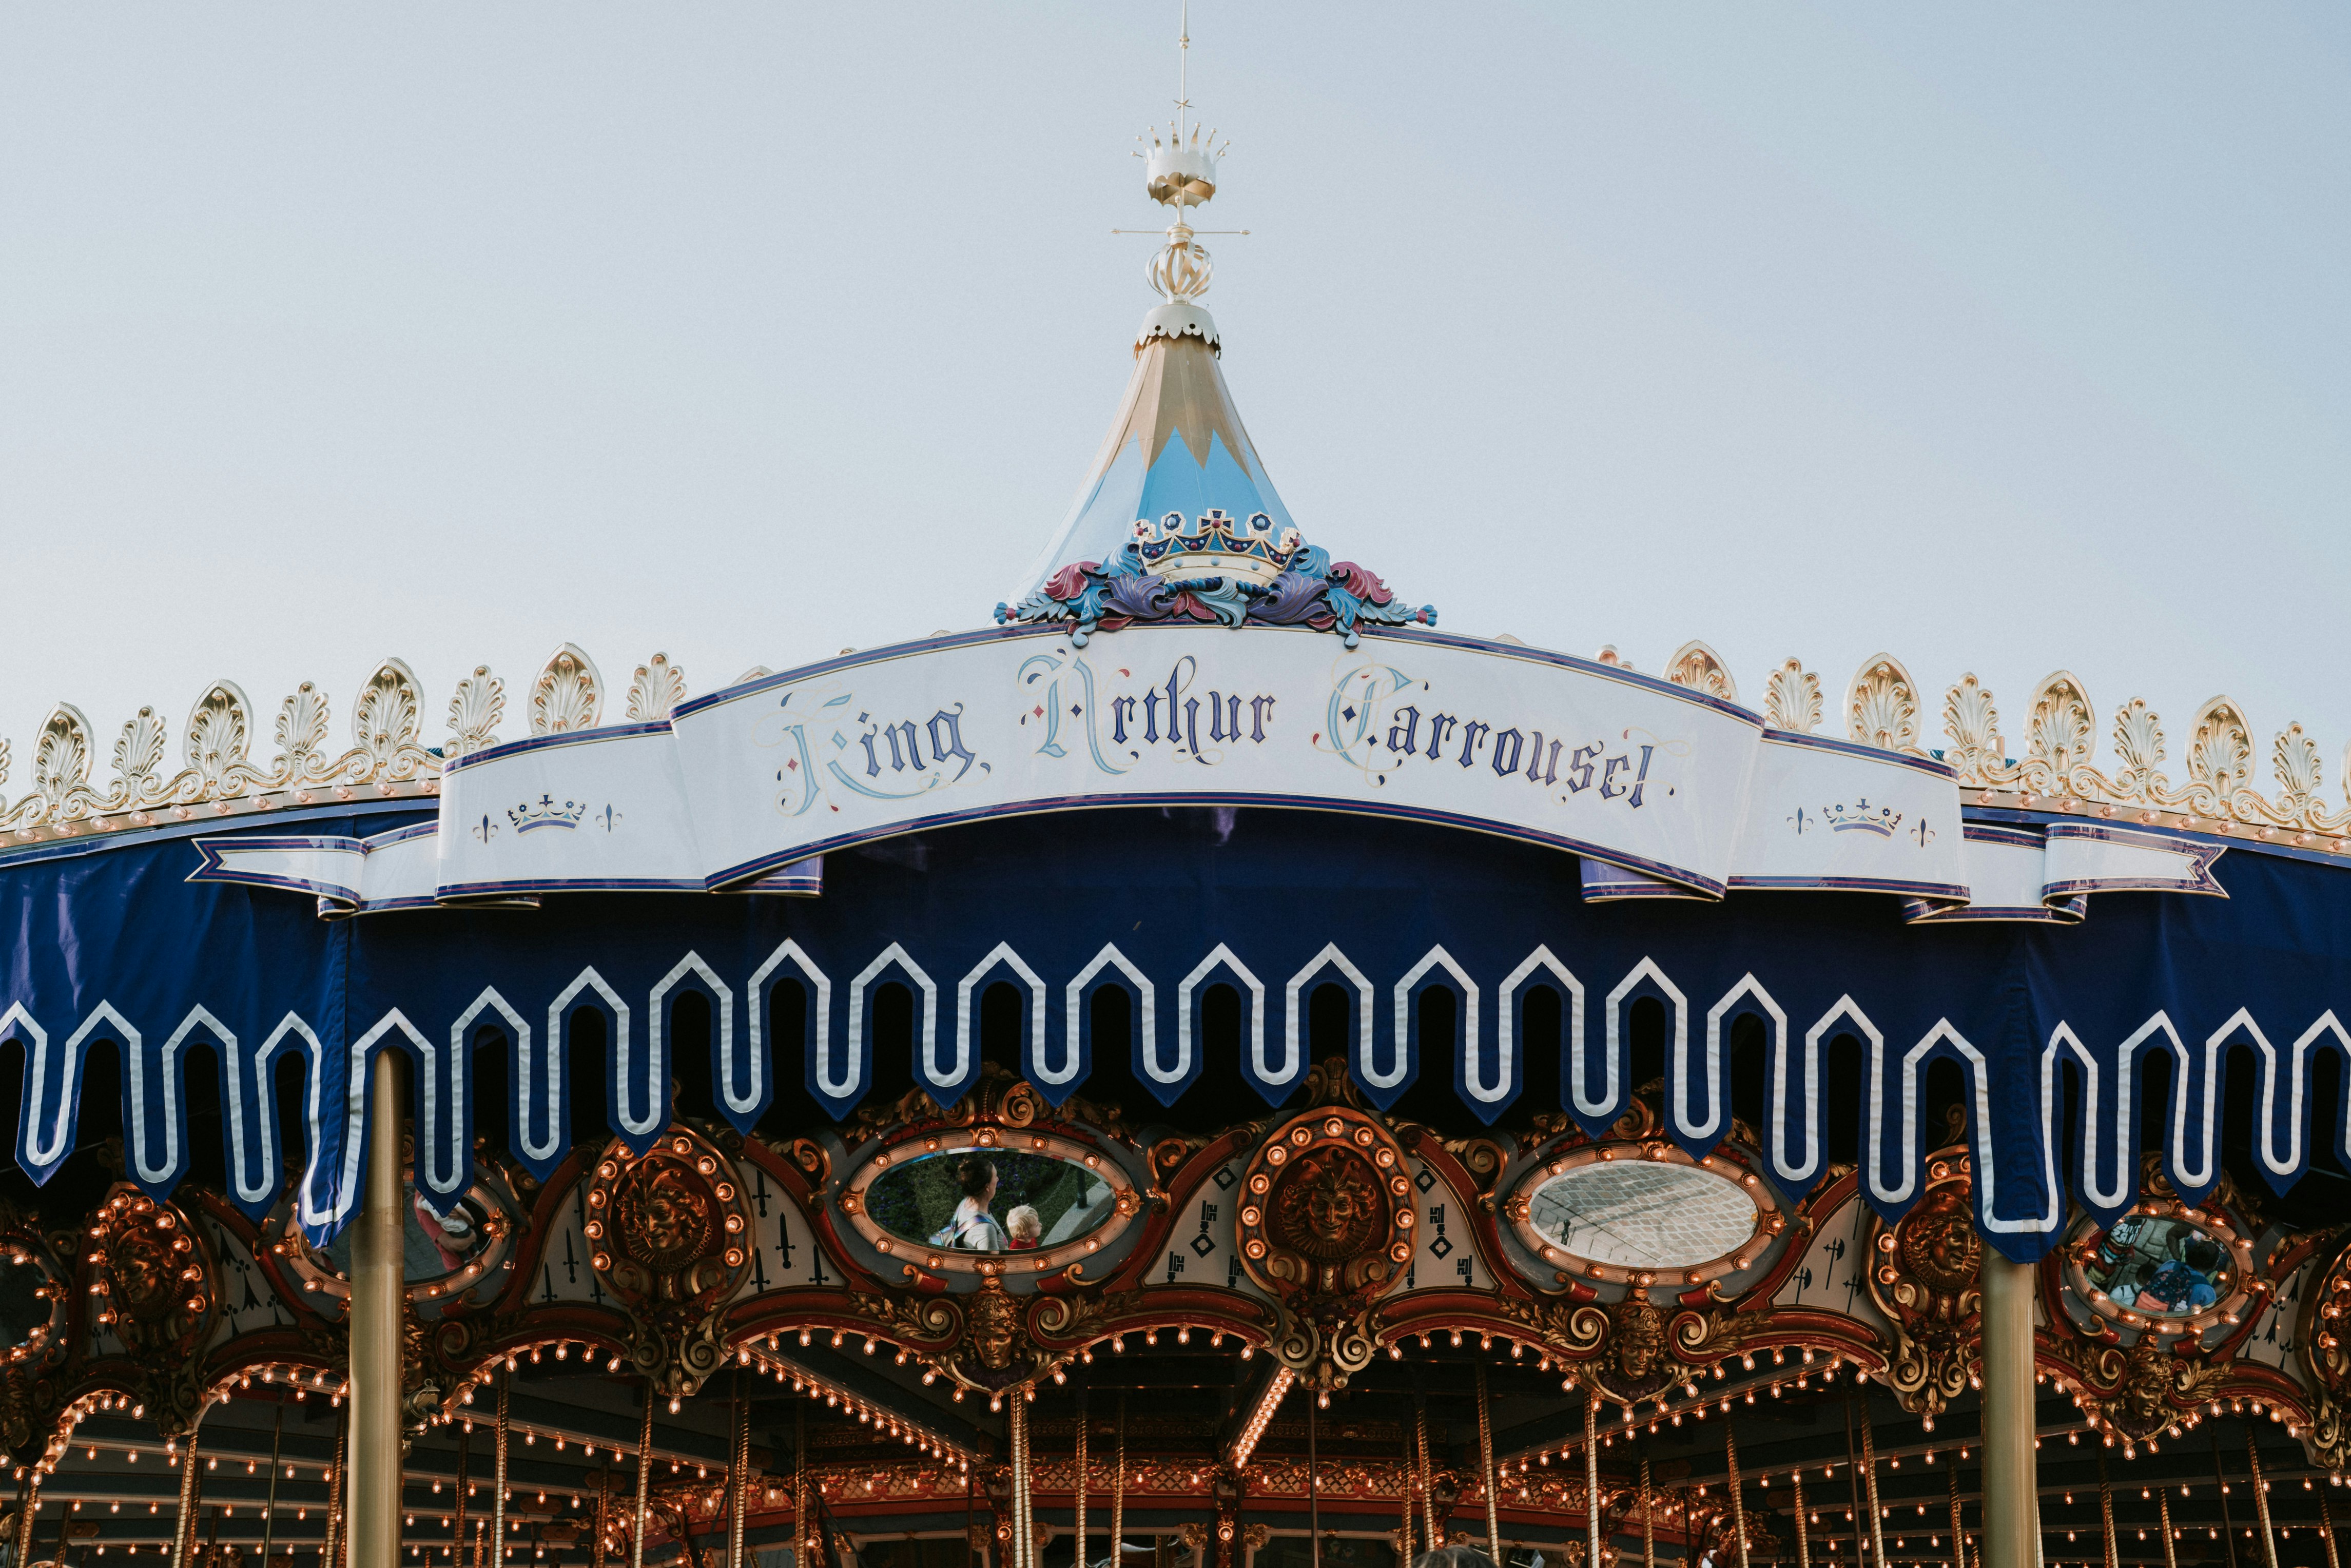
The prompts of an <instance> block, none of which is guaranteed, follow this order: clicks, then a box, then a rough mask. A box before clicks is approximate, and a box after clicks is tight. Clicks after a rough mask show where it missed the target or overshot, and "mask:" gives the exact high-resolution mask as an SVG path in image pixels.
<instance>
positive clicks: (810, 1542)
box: [792, 1404, 816, 1568]
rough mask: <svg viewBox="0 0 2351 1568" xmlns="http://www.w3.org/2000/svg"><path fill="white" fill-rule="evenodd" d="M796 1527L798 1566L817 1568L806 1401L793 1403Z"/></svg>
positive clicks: (793, 1511)
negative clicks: (810, 1488)
mask: <svg viewBox="0 0 2351 1568" xmlns="http://www.w3.org/2000/svg"><path fill="white" fill-rule="evenodd" d="M792 1529H793V1530H794V1531H798V1532H799V1543H798V1545H797V1546H796V1547H795V1548H794V1549H793V1552H792V1562H793V1565H794V1568H816V1564H815V1563H814V1561H813V1558H814V1552H813V1551H812V1550H811V1549H812V1548H813V1547H814V1546H815V1545H816V1535H815V1532H814V1531H812V1530H811V1529H810V1525H809V1479H808V1406H806V1405H802V1404H795V1405H794V1406H792Z"/></svg>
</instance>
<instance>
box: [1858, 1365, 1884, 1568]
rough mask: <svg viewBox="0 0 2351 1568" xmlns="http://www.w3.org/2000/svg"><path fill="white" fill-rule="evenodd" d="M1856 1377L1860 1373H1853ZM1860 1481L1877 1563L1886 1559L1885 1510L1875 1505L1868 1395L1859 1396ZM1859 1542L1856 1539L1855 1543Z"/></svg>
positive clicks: (1874, 1459) (1874, 1458)
mask: <svg viewBox="0 0 2351 1568" xmlns="http://www.w3.org/2000/svg"><path fill="white" fill-rule="evenodd" d="M1855 1376H1856V1377H1858V1376H1859V1374H1858V1373H1856V1374H1855ZM1860 1427H1861V1481H1862V1489H1863V1491H1864V1493H1865V1496H1866V1497H1867V1499H1868V1500H1869V1549H1870V1551H1871V1552H1873V1553H1875V1554H1876V1559H1877V1561H1878V1562H1879V1563H1884V1562H1885V1561H1886V1511H1885V1510H1884V1509H1882V1508H1880V1507H1878V1506H1877V1444H1876V1440H1875V1439H1873V1438H1872V1437H1871V1436H1870V1432H1869V1396H1868V1395H1867V1394H1866V1393H1865V1394H1863V1395H1862V1396H1861V1421H1860ZM1859 1544H1860V1542H1859V1541H1858V1540H1857V1539H1856V1541H1855V1547H1856V1549H1857V1548H1858V1546H1859Z"/></svg>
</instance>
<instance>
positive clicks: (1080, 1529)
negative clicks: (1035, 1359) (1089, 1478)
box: [1070, 1379, 1086, 1568]
mask: <svg viewBox="0 0 2351 1568" xmlns="http://www.w3.org/2000/svg"><path fill="white" fill-rule="evenodd" d="M1077 1471H1078V1481H1077V1487H1078V1490H1077V1496H1076V1499H1075V1500H1074V1502H1073V1503H1072V1505H1071V1511H1072V1512H1073V1513H1074V1514H1075V1515H1076V1518H1075V1520H1074V1521H1072V1523H1071V1533H1073V1534H1075V1535H1076V1536H1077V1538H1078V1542H1077V1546H1076V1549H1075V1552H1074V1553H1073V1554H1072V1555H1071V1559H1070V1562H1071V1565H1072V1568H1086V1385H1085V1382H1084V1380H1083V1379H1080V1380H1079V1383H1078V1453H1077Z"/></svg>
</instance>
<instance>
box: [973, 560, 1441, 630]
mask: <svg viewBox="0 0 2351 1568" xmlns="http://www.w3.org/2000/svg"><path fill="white" fill-rule="evenodd" d="M996 619H997V620H998V622H1003V623H1013V622H1018V623H1019V624H1022V625H1033V624H1040V623H1043V622H1055V621H1073V622H1076V623H1077V631H1076V632H1074V633H1073V634H1072V637H1071V641H1072V642H1074V643H1077V644H1078V646H1080V647H1083V646H1085V643H1086V639H1087V638H1089V637H1091V636H1092V635H1093V633H1094V632H1096V631H1097V630H1106V631H1112V632H1115V631H1117V630H1118V629H1119V628H1120V627H1122V626H1128V625H1133V624H1135V623H1137V622H1141V623H1144V624H1149V623H1154V622H1182V621H1196V622H1202V623H1203V624H1216V625H1223V626H1239V625H1242V624H1244V623H1246V622H1257V623H1258V624H1259V625H1266V626H1311V627H1312V628H1314V629H1315V630H1316V631H1318V632H1338V633H1339V635H1340V636H1341V637H1342V638H1343V639H1344V640H1345V642H1346V644H1347V646H1348V647H1350V648H1352V647H1353V646H1354V645H1355V641H1356V636H1357V632H1358V628H1360V627H1363V626H1409V625H1415V624H1418V625H1422V626H1434V625H1436V624H1437V610H1436V607H1435V606H1434V605H1428V604H1424V605H1422V606H1420V607H1419V608H1418V609H1414V608H1412V607H1410V606H1409V605H1405V604H1402V603H1399V602H1398V601H1397V600H1396V596H1395V591H1393V590H1391V589H1390V588H1389V587H1388V585H1387V584H1386V583H1384V582H1382V581H1381V580H1379V579H1378V578H1377V577H1374V575H1372V573H1370V572H1369V571H1366V570H1364V569H1363V568H1362V567H1360V566H1357V565H1356V564H1355V563H1354V562H1353V561H1351V560H1343V561H1337V562H1333V561H1332V559H1331V552H1330V551H1328V550H1326V549H1322V548H1321V547H1320V546H1317V545H1309V544H1301V545H1299V546H1298V548H1297V549H1296V551H1295V552H1294V553H1293V554H1292V555H1291V556H1290V559H1289V561H1288V563H1287V564H1286V565H1285V566H1284V567H1283V569H1282V570H1281V571H1280V573H1279V574H1278V575H1277V576H1275V577H1274V579H1273V580H1272V581H1270V582H1252V581H1250V580H1248V579H1247V578H1245V577H1240V576H1238V575H1233V574H1228V573H1219V574H1216V575H1211V576H1183V577H1178V576H1175V575H1172V574H1171V575H1165V576H1163V575H1161V574H1159V573H1157V572H1155V571H1152V570H1149V569H1148V567H1147V566H1146V565H1145V564H1144V558H1143V554H1142V552H1141V551H1140V550H1139V549H1137V548H1136V547H1135V546H1134V545H1133V544H1128V545H1126V546H1124V547H1123V549H1120V550H1119V552H1118V554H1117V555H1115V556H1113V558H1112V559H1110V560H1109V562H1107V563H1104V562H1102V561H1092V560H1081V561H1074V562H1072V563H1071V564H1070V565H1068V566H1065V567H1063V568H1061V570H1059V571H1057V572H1055V573H1054V574H1053V575H1052V576H1050V577H1049V578H1047V579H1046V580H1045V582H1044V584H1043V586H1042V587H1040V588H1039V589H1037V590H1036V591H1034V592H1032V593H1030V594H1029V595H1028V596H1027V597H1026V598H1024V599H1022V600H1021V601H1020V602H1019V603H1018V604H998V606H997V607H996Z"/></svg>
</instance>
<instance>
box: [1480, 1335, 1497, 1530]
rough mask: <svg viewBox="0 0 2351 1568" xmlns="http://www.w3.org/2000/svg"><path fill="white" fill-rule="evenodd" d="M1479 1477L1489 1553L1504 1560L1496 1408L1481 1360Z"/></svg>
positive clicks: (1484, 1365)
mask: <svg viewBox="0 0 2351 1568" xmlns="http://www.w3.org/2000/svg"><path fill="white" fill-rule="evenodd" d="M1478 1478H1479V1484H1480V1485H1481V1486H1483V1487H1484V1488H1485V1489H1486V1555H1487V1556H1489V1557H1491V1558H1492V1559H1493V1560H1494V1562H1495V1563H1497V1564H1498V1565H1499V1563H1501V1561H1502V1500H1501V1499H1500V1498H1499V1497H1498V1496H1497V1495H1495V1494H1496V1490H1497V1489H1496V1483H1495V1480H1494V1410H1493V1406H1492V1405H1491V1403H1490V1402H1489V1400H1488V1398H1487V1395H1486V1364H1485V1363H1484V1362H1482V1361H1480V1362H1479V1364H1478Z"/></svg>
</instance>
